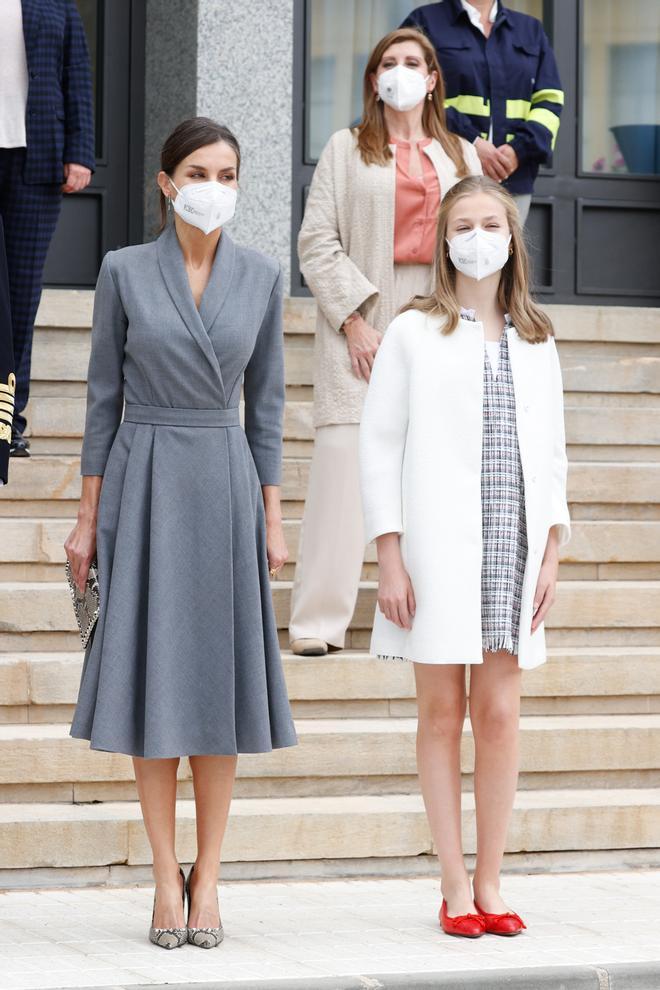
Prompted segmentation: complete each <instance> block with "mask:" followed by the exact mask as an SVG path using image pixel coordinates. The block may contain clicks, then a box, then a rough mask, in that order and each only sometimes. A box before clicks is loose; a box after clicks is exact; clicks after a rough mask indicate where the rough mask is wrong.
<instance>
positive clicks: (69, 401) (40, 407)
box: [25, 395, 660, 446]
mask: <svg viewBox="0 0 660 990" xmlns="http://www.w3.org/2000/svg"><path fill="white" fill-rule="evenodd" d="M25 415H26V417H27V420H28V424H29V429H28V431H26V435H27V434H28V433H29V435H30V436H37V437H82V434H83V429H84V425H85V399H84V398H83V397H82V396H77V397H76V396H59V395H53V396H44V395H37V396H33V397H32V398H31V399H30V401H29V403H28V407H27V409H26V412H25ZM312 415H313V405H312V402H310V401H306V402H293V401H289V402H287V404H286V407H285V413H284V438H285V439H286V440H313V439H314V427H313V425H312ZM565 418H566V442H567V443H569V444H592V445H593V444H608V445H615V446H616V445H625V444H628V443H630V442H631V439H633V438H634V442H635V443H636V444H637V445H644V446H646V445H649V446H653V445H656V446H657V445H658V444H660V408H651V409H643V408H637V407H634V406H633V407H619V408H616V407H615V408H611V409H609V408H607V407H602V406H600V407H595V408H588V407H587V408H585V407H582V406H580V407H576V408H571V407H567V408H566V417H565Z"/></svg>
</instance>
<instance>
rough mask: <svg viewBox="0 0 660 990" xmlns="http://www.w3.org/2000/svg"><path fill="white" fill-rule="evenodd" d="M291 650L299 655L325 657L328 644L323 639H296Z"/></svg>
mask: <svg viewBox="0 0 660 990" xmlns="http://www.w3.org/2000/svg"><path fill="white" fill-rule="evenodd" d="M291 650H292V652H293V653H295V654H296V656H298V657H324V656H325V655H326V653H327V652H328V644H327V643H326V642H325V641H324V640H322V639H311V638H309V639H294V640H293V641H292V643H291Z"/></svg>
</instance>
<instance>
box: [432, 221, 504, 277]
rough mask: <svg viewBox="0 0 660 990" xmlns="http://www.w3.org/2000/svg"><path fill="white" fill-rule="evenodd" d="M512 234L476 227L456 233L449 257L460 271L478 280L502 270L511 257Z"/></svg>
mask: <svg viewBox="0 0 660 990" xmlns="http://www.w3.org/2000/svg"><path fill="white" fill-rule="evenodd" d="M510 242H511V234H509V236H508V237H505V236H504V234H497V233H495V231H494V230H484V229H483V227H475V228H474V230H468V231H466V232H465V233H464V234H456V236H455V237H452V239H451V240H449V239H448V238H447V244H448V245H449V257H450V258H451V260H452V261H453V263H454V265H455V267H456V268H457V269H458V270H459V272H463V274H464V275H467V276H468V278H474V279H476V280H477V282H479V281H481V279H482V278H486V277H487V276H488V275H492V274H493V273H494V272H499V271H501V269H502V268H504V266H505V265H506V263H507V261H508V259H509V244H510Z"/></svg>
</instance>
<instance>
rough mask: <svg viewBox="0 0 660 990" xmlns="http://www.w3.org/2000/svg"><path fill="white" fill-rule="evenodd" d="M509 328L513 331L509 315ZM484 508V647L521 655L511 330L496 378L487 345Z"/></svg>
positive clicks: (523, 537) (521, 521)
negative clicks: (510, 349) (510, 359)
mask: <svg viewBox="0 0 660 990" xmlns="http://www.w3.org/2000/svg"><path fill="white" fill-rule="evenodd" d="M461 315H462V316H463V318H464V319H474V314H473V313H472V312H471V311H463V313H462V314H461ZM506 326H507V327H509V326H511V321H510V319H509V317H508V315H507V317H506ZM481 504H482V533H483V557H482V565H481V629H482V646H483V648H484V650H506V651H507V652H508V653H514V654H517V652H518V632H519V628H520V606H521V602H522V585H523V576H524V573H525V564H526V561H527V525H526V521H525V486H524V482H523V472H522V463H521V460H520V450H519V447H518V431H517V428H516V397H515V393H514V389H513V376H512V374H511V364H510V362H509V346H508V340H507V334H506V330H505V332H504V333H503V334H502V338H501V340H500V351H499V366H498V369H497V375H495V374H493V370H492V368H491V364H490V360H489V357H488V353H487V349H486V347H485V346H484V405H483V441H482V459H481Z"/></svg>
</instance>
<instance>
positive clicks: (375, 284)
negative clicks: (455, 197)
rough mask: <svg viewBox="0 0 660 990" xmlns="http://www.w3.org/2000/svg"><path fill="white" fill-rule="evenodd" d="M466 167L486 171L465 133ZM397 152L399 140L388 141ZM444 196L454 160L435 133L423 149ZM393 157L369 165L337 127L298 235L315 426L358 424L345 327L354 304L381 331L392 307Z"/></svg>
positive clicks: (361, 393) (358, 383) (360, 388)
mask: <svg viewBox="0 0 660 990" xmlns="http://www.w3.org/2000/svg"><path fill="white" fill-rule="evenodd" d="M460 141H461V145H462V148H463V155H464V157H465V161H466V163H467V167H468V171H469V172H470V174H472V175H479V174H481V171H482V169H481V163H480V162H479V158H478V155H477V153H476V151H475V149H474V147H473V145H471V144H468V142H467V141H464V140H463V139H462V138H461V139H460ZM390 147H391V149H392V153H393V156H394V155H395V154H396V145H390ZM424 150H425V151H426V153H427V154H428V156H429V158H430V159H431V161H432V162H433V164H434V166H435V169H436V171H437V173H438V178H439V181H440V191H441V195H444V193H446V192H447V190H448V189H450V188H451V187H452V186H453V185H455V183H456V182H458V181H459V180H458V177H457V175H456V166H455V165H454V163H453V161H452V160H451V158H450V157H449V156H448V155H447V153H446V152H445V151H444V149H443V148H442V145H441V144H440V142H439V141H437V140H435V139H433V140H432V141H431V143H430V144H429V145H427V146H426V148H425V149H424ZM395 182H396V164H395V159H394V157H393V158H392V159H391V160H390V161H389V162H388V163H387V165H384V166H381V165H365V164H364V162H363V161H362V158H361V156H360V153H359V151H358V148H357V141H356V138H355V135H354V133H353V132H352V131H351V130H349V129H348V128H345V129H344V130H341V131H336V133H335V134H333V135H332V137H331V138H330V140H329V141H328V143H327V145H326V146H325V148H324V149H323V152H322V154H321V157H320V158H319V162H318V165H317V166H316V170H315V172H314V177H313V179H312V183H311V186H310V189H309V195H308V197H307V205H306V208H305V218H304V220H303V223H302V227H301V228H300V234H299V236H298V255H299V258H300V270H301V272H302V274H303V275H304V277H305V281H306V282H307V284H308V285H309V287H310V289H311V290H312V293H313V294H314V297H315V299H316V302H317V304H318V315H317V321H316V339H315V346H314V425H315V426H326V425H329V424H332V423H359V422H360V416H361V413H362V404H363V402H364V397H365V394H366V390H367V383H366V382H365V381H364V380H363V379H361V378H356V376H355V375H354V373H353V370H352V368H351V362H350V358H349V355H348V348H347V346H346V338H345V336H344V334H343V333H341V332H340V328H341V325H342V323H343V322H344V320H345V319H346V317H347V316H349V314H350V313H352V312H353V311H354V310H359V311H360V313H361V314H362V316H363V317H364V319H365V320H366V321H367V322H368V323H370V324H371V325H372V326H373V327H375V328H376V330H379V331H380V332H381V333H384V332H385V330H386V329H387V326H388V325H389V323H390V322H391V321H392V319H393V318H394V316H395V315H396V313H395V306H394V199H395Z"/></svg>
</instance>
